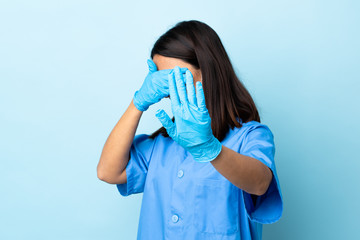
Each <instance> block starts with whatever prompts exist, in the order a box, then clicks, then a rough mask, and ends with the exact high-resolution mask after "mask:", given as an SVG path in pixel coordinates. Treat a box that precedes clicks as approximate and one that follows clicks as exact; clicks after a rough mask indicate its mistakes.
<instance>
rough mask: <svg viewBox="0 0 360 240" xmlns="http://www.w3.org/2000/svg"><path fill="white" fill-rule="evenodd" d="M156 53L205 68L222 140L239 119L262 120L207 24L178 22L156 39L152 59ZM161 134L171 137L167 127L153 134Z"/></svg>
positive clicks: (214, 124) (210, 104) (209, 100)
mask: <svg viewBox="0 0 360 240" xmlns="http://www.w3.org/2000/svg"><path fill="white" fill-rule="evenodd" d="M155 54H159V55H162V56H165V57H172V58H179V59H181V60H183V61H185V62H187V63H189V64H191V65H193V66H194V67H195V68H196V69H200V70H201V75H202V85H203V89H204V94H205V103H206V107H207V109H208V111H209V114H210V117H211V128H212V131H213V134H214V136H215V137H216V138H217V139H218V140H219V141H222V140H223V139H224V138H225V136H226V134H227V132H228V131H229V127H231V129H233V128H234V127H238V128H240V127H241V126H242V125H241V123H240V122H239V121H238V119H237V118H240V119H241V120H242V122H243V123H245V122H248V121H252V120H255V121H258V122H260V116H259V113H258V110H257V108H256V105H255V103H254V100H253V99H252V97H251V96H250V93H249V92H248V91H247V90H246V88H245V87H244V85H243V84H242V83H241V82H240V80H239V78H238V77H237V76H236V74H235V71H234V69H233V66H232V64H231V62H230V59H229V56H228V55H227V53H226V51H225V48H224V46H223V44H222V43H221V40H220V38H219V36H218V35H217V33H216V32H215V31H214V30H213V29H212V28H211V27H210V26H208V25H207V24H205V23H203V22H200V21H196V20H191V21H182V22H179V23H177V24H176V25H175V26H174V27H173V28H171V29H170V30H168V31H167V32H166V33H164V34H163V35H162V36H160V38H159V39H158V40H157V41H156V42H155V44H154V47H153V49H152V51H151V58H153V57H154V55H155ZM172 121H173V122H174V117H173V118H172ZM160 133H161V134H162V135H163V136H165V137H169V135H168V134H167V132H166V129H165V128H164V127H161V128H159V129H158V130H156V131H155V132H154V133H152V134H151V135H150V136H149V137H150V138H155V137H156V136H157V135H159V134H160Z"/></svg>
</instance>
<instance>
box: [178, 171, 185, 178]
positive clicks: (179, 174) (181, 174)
mask: <svg viewBox="0 0 360 240" xmlns="http://www.w3.org/2000/svg"><path fill="white" fill-rule="evenodd" d="M183 175H184V171H183V170H179V171H178V177H179V178H182V176H183Z"/></svg>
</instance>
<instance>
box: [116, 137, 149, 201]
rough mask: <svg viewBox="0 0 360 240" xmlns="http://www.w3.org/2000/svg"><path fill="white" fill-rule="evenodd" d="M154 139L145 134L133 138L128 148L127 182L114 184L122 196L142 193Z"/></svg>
mask: <svg viewBox="0 0 360 240" xmlns="http://www.w3.org/2000/svg"><path fill="white" fill-rule="evenodd" d="M154 142H155V139H151V138H149V135H147V134H139V135H136V136H135V137H134V140H133V142H132V144H131V147H130V159H129V162H128V164H127V165H126V168H125V171H126V176H127V182H126V183H123V184H116V186H117V189H118V191H119V192H120V194H121V195H122V196H128V195H131V194H134V193H142V192H143V191H144V185H145V180H146V176H147V172H148V167H149V163H150V160H151V156H152V152H153V150H154Z"/></svg>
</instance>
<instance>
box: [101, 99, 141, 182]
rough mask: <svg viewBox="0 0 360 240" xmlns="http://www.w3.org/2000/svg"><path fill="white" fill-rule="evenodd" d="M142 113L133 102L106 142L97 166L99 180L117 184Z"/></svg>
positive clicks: (127, 158) (127, 159)
mask: <svg viewBox="0 0 360 240" xmlns="http://www.w3.org/2000/svg"><path fill="white" fill-rule="evenodd" d="M142 113H143V112H142V111H139V110H138V109H137V108H136V107H135V105H134V103H133V100H132V101H131V103H130V105H129V106H128V108H127V109H126V111H125V113H124V114H123V115H122V117H121V118H120V120H119V121H118V122H117V124H116V125H115V127H114V129H113V130H112V131H111V133H110V135H109V137H108V138H107V140H106V142H105V145H104V147H103V150H102V153H101V157H100V160H99V163H98V165H97V175H98V178H99V179H101V180H103V181H105V182H108V183H115V182H116V181H117V179H118V178H119V176H120V174H121V173H122V172H123V171H124V169H125V167H126V165H127V163H128V161H129V151H130V147H131V144H132V142H133V140H134V136H135V133H136V129H137V127H138V124H139V121H140V118H141V116H142Z"/></svg>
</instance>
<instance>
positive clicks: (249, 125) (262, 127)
mask: <svg viewBox="0 0 360 240" xmlns="http://www.w3.org/2000/svg"><path fill="white" fill-rule="evenodd" d="M240 129H242V131H243V132H244V133H245V134H246V135H248V134H254V133H257V134H262V135H265V136H269V137H272V138H273V137H274V135H273V133H272V131H271V130H270V128H269V127H268V126H267V125H266V124H263V123H259V122H257V121H250V122H246V123H243V124H242V127H241V128H240Z"/></svg>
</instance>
